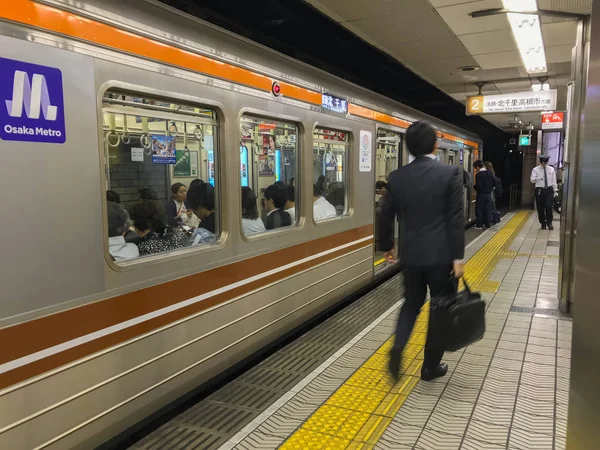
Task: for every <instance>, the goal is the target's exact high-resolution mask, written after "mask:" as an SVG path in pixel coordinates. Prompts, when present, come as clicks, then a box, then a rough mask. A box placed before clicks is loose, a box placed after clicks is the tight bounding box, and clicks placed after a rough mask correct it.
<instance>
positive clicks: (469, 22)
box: [437, 0, 509, 36]
mask: <svg viewBox="0 0 600 450" xmlns="http://www.w3.org/2000/svg"><path fill="white" fill-rule="evenodd" d="M492 8H502V0H479V1H475V2H469V3H461V4H459V5H454V6H447V7H444V8H439V9H438V10H437V11H438V12H439V13H440V16H442V18H443V19H444V20H445V21H446V23H447V24H448V26H449V27H450V28H452V30H453V31H454V32H455V33H456V35H458V36H462V35H463V34H473V33H482V32H484V31H494V30H503V29H505V28H508V27H509V24H508V21H507V20H506V17H505V16H504V15H502V14H498V15H495V16H488V17H479V18H477V19H473V18H472V17H471V16H469V14H470V13H472V12H474V11H479V10H483V9H492Z"/></svg>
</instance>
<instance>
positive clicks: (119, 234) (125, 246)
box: [106, 191, 140, 261]
mask: <svg viewBox="0 0 600 450" xmlns="http://www.w3.org/2000/svg"><path fill="white" fill-rule="evenodd" d="M109 192H110V191H109ZM106 209H107V217H108V252H109V253H110V255H111V256H112V257H113V259H114V260H115V261H124V260H127V259H132V258H137V257H138V256H140V252H139V250H138V247H137V245H135V244H133V243H128V242H125V234H126V233H127V231H128V222H129V215H128V214H127V211H125V210H124V209H123V208H122V207H121V205H119V204H118V203H114V202H108V203H107V205H106Z"/></svg>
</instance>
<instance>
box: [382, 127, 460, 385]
mask: <svg viewBox="0 0 600 450" xmlns="http://www.w3.org/2000/svg"><path fill="white" fill-rule="evenodd" d="M406 144H407V146H408V150H409V152H410V153H411V154H412V155H413V156H415V158H416V159H415V160H414V161H413V162H412V163H410V164H408V165H406V166H403V167H401V168H399V169H398V170H395V171H393V172H392V173H391V174H390V176H389V179H388V189H387V192H386V194H385V196H384V198H383V199H382V205H381V216H380V220H379V236H380V250H382V251H384V252H386V253H385V257H386V259H387V260H388V261H393V260H394V251H393V240H392V236H393V224H394V219H395V217H396V215H399V217H400V222H401V226H402V233H401V253H402V255H401V261H402V263H403V265H404V287H405V298H406V299H405V302H404V305H403V306H402V310H401V311H400V316H399V317H398V325H397V328H396V340H395V343H394V347H393V348H392V350H391V354H390V361H389V370H390V373H391V374H392V376H393V377H394V379H398V377H399V375H400V362H401V356H402V352H403V350H404V347H405V345H406V343H407V342H408V339H409V337H410V334H411V332H412V329H413V327H414V324H415V320H416V319H417V316H418V315H419V311H420V309H421V307H422V306H423V304H424V303H425V297H426V295H427V287H429V290H430V293H431V298H432V301H435V298H436V296H438V295H440V294H445V293H448V294H452V293H456V290H457V285H458V283H457V279H458V278H460V277H461V276H462V275H463V273H464V266H463V262H462V260H463V258H464V251H465V236H464V211H463V175H462V173H461V171H460V170H459V169H458V168H457V167H453V166H447V165H445V164H442V163H441V162H439V161H437V160H436V157H435V153H436V151H437V136H436V133H435V130H434V129H433V128H432V127H431V126H430V125H429V124H427V123H425V122H416V123H414V124H413V125H411V126H410V128H409V129H408V130H407V132H406ZM430 324H431V322H430ZM443 356H444V336H440V333H435V332H434V330H432V329H431V328H429V330H428V333H427V342H426V344H425V361H424V362H423V368H422V369H421V379H423V380H425V381H431V380H433V379H435V378H438V377H442V376H444V375H446V373H447V372H448V366H447V365H446V364H443V363H442V362H441V361H442V357H443Z"/></svg>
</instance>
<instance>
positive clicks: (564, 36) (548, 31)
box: [542, 22, 577, 47]
mask: <svg viewBox="0 0 600 450" xmlns="http://www.w3.org/2000/svg"><path fill="white" fill-rule="evenodd" d="M542 36H543V37H544V45H545V46H546V47H555V46H557V45H570V46H571V47H573V46H574V45H575V40H576V38H577V22H561V23H548V24H545V25H542Z"/></svg>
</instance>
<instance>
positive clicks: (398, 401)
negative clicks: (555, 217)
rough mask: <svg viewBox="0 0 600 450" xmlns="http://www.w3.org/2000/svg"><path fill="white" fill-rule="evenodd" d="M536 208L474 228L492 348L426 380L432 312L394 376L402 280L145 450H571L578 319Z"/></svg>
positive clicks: (457, 355) (186, 417)
mask: <svg viewBox="0 0 600 450" xmlns="http://www.w3.org/2000/svg"><path fill="white" fill-rule="evenodd" d="M539 228H540V227H539V224H538V223H537V220H536V216H535V214H534V213H533V212H531V211H519V212H516V213H511V214H508V215H506V216H505V217H504V218H503V222H502V223H501V224H500V225H497V226H495V227H493V228H492V229H490V230H488V231H485V232H479V231H476V230H468V231H467V238H468V239H467V241H468V248H467V252H466V255H465V256H466V259H467V262H466V268H465V269H466V271H465V279H466V280H467V283H468V284H469V286H470V287H471V289H472V290H474V291H478V292H480V293H481V294H482V296H483V298H484V300H485V301H486V304H487V310H486V322H487V329H486V334H485V337H484V339H482V340H481V341H479V342H477V343H475V344H473V345H471V346H469V347H467V348H466V349H463V350H461V351H458V352H454V353H446V355H445V357H444V361H445V362H447V363H448V366H449V372H448V374H447V375H446V376H445V377H443V378H440V379H437V380H435V381H433V382H423V381H421V380H420V378H419V375H420V369H421V365H422V358H423V345H424V342H425V332H426V329H427V320H428V311H427V307H425V308H424V310H423V311H422V313H421V315H420V316H419V319H418V321H417V324H416V326H415V330H414V332H413V335H412V336H411V340H410V342H409V345H408V347H407V349H406V352H405V358H404V360H405V364H404V366H403V367H402V370H403V375H402V377H401V379H400V380H399V381H398V382H397V383H393V382H392V380H391V378H390V377H389V376H388V374H387V360H388V356H387V355H388V351H389V348H390V346H391V344H392V340H393V333H394V330H395V322H396V317H397V315H398V311H399V309H400V307H401V305H402V300H401V297H402V274H400V275H398V276H395V277H394V278H392V279H390V280H389V281H387V282H386V283H384V284H382V285H381V286H379V287H378V288H376V289H375V290H373V291H371V292H370V293H368V294H367V295H365V296H364V297H363V298H361V299H360V300H358V301H356V302H355V303H353V304H352V305H351V306H349V307H348V308H345V309H344V310H343V311H341V312H340V313H338V314H336V315H335V316H333V317H332V318H330V319H328V320H327V321H326V322H324V323H323V324H321V325H319V326H318V327H316V328H314V329H313V330H311V331H310V332H308V333H306V334H305V335H303V336H302V337H301V338H299V339H298V340H296V341H294V342H293V343H291V344H289V345H288V346H286V347H285V348H283V349H282V350H280V351H278V352H277V353H275V354H273V355H272V356H271V357H269V358H267V359H266V360H265V361H263V362H262V363H261V364H259V365H257V366H256V367H254V368H253V369H251V370H250V371H248V372H246V373H245V374H243V375H242V376H240V377H239V378H237V379H236V380H235V381H234V382H232V383H230V384H228V385H227V386H225V387H223V388H222V389H220V390H219V391H217V392H215V393H214V394H212V395H211V396H209V397H207V398H206V399H205V400H203V401H201V402H199V403H198V404H196V405H195V406H193V407H191V408H190V409H188V410H187V411H185V412H184V413H182V414H181V415H179V416H178V417H176V418H174V419H173V420H172V421H171V422H169V423H167V424H165V425H164V426H162V427H161V428H159V429H158V430H156V431H155V432H154V433H152V434H150V435H149V436H147V437H146V438H144V439H143V440H141V441H140V442H138V443H137V444H136V445H134V446H133V447H132V448H135V449H156V448H169V449H222V450H229V449H236V450H239V449H244V450H247V449H276V448H281V449H398V450H404V449H415V450H438V449H439V450H446V449H448V450H454V449H457V450H458V449H464V450H486V449H490V450H495V449H511V450H536V449H540V450H551V449H552V450H563V449H564V448H565V439H566V428H567V405H568V396H569V373H570V354H571V330H572V322H571V320H570V319H569V318H568V317H563V316H561V315H560V313H559V312H558V300H557V298H556V297H557V283H558V269H559V267H558V262H559V261H558V250H559V246H558V245H559V242H558V239H559V227H558V226H556V228H555V230H554V231H543V230H540V229H539Z"/></svg>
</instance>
